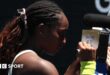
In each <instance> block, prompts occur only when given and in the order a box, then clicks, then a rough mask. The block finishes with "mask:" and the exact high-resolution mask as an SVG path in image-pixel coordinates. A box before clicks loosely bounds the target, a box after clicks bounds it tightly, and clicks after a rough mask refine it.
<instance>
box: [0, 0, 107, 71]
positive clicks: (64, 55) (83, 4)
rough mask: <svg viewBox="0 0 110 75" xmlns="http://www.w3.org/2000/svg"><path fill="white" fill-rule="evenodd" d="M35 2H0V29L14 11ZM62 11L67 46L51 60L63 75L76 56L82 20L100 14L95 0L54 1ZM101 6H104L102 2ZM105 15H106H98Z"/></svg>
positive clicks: (29, 0) (5, 0)
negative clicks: (67, 25)
mask: <svg viewBox="0 0 110 75" xmlns="http://www.w3.org/2000/svg"><path fill="white" fill-rule="evenodd" d="M34 1H36V0H1V1H0V28H1V29H2V28H3V26H4V25H5V23H6V22H7V21H8V20H9V19H11V18H12V17H13V16H14V15H15V14H16V9H18V8H22V7H27V6H28V5H29V4H31V3H33V2H34ZM54 1H55V2H56V3H58V5H59V6H60V7H61V8H62V9H63V10H64V12H65V14H66V16H67V17H68V19H69V23H70V27H69V30H68V34H67V38H68V43H67V46H66V47H65V48H64V49H62V50H61V51H60V52H59V54H57V55H56V57H55V58H53V63H54V64H55V65H56V67H57V68H58V69H59V72H60V73H63V72H64V71H65V69H66V67H67V66H68V65H69V64H70V63H71V62H72V61H73V59H74V58H75V54H76V48H77V43H78V41H80V38H81V29H82V27H83V23H82V19H83V16H84V15H85V14H87V13H100V12H99V11H98V10H97V9H96V7H95V0H54ZM101 4H102V5H103V6H106V5H107V4H108V3H105V2H104V0H101ZM100 14H106V13H100Z"/></svg>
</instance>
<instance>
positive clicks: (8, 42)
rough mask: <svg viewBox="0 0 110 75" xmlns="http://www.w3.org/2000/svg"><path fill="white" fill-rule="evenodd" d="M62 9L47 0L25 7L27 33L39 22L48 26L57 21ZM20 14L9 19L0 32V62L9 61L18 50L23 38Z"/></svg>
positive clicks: (32, 31)
mask: <svg viewBox="0 0 110 75" xmlns="http://www.w3.org/2000/svg"><path fill="white" fill-rule="evenodd" d="M61 12H62V9H60V8H59V6H58V5H57V4H55V3H54V2H52V1H49V0H39V1H37V2H35V3H33V4H31V5H30V6H29V7H27V8H26V16H27V27H28V29H27V31H28V33H29V35H31V34H33V33H34V30H35V29H34V28H35V26H36V25H39V24H40V23H44V25H47V26H49V27H51V26H53V25H56V24H57V23H58V19H59V18H58V16H57V15H56V14H60V13H61ZM21 18H22V16H17V17H14V18H13V19H12V20H11V21H9V22H8V23H7V24H6V25H5V27H4V28H3V30H2V31H1V33H0V46H1V48H0V55H1V56H0V62H9V63H10V62H11V61H12V59H13V57H14V56H15V55H16V53H18V52H19V51H20V48H21V46H22V45H23V42H22V41H21V40H22V39H24V32H25V27H24V23H23V21H22V20H21Z"/></svg>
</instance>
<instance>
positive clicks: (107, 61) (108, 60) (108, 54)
mask: <svg viewBox="0 0 110 75" xmlns="http://www.w3.org/2000/svg"><path fill="white" fill-rule="evenodd" d="M106 63H107V65H108V66H110V47H108V49H107V59H106Z"/></svg>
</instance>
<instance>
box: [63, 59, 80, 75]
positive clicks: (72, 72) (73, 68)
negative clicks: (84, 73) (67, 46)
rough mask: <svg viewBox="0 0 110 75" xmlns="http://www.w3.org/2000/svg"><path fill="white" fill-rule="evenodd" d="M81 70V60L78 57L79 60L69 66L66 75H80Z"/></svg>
mask: <svg viewBox="0 0 110 75" xmlns="http://www.w3.org/2000/svg"><path fill="white" fill-rule="evenodd" d="M79 70H80V60H79V58H78V57H77V59H76V60H75V61H73V62H72V63H71V64H70V65H69V67H68V68H67V70H66V72H65V74H64V75H79Z"/></svg>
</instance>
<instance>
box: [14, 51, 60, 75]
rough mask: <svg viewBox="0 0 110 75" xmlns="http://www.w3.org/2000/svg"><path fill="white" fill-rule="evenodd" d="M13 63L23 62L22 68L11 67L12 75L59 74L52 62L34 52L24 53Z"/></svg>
mask: <svg viewBox="0 0 110 75" xmlns="http://www.w3.org/2000/svg"><path fill="white" fill-rule="evenodd" d="M14 64H23V68H21V69H13V75H59V74H58V72H57V70H56V68H55V66H54V65H53V64H52V63H50V62H49V61H47V60H44V59H42V58H40V57H39V56H38V55H37V54H36V53H31V52H27V53H24V54H22V55H21V56H19V57H18V58H17V59H16V60H15V62H14Z"/></svg>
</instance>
